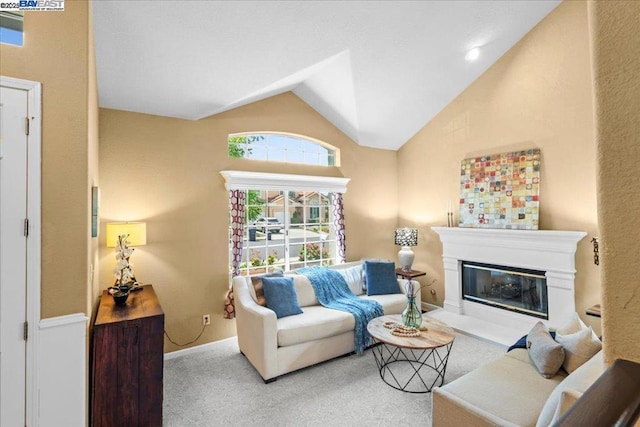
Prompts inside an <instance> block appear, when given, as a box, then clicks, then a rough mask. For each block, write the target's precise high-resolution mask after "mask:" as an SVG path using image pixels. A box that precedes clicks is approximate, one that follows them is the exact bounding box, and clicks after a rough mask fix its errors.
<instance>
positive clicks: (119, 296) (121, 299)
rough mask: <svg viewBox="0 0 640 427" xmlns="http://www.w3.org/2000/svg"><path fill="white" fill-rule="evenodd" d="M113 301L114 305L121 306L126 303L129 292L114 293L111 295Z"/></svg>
mask: <svg viewBox="0 0 640 427" xmlns="http://www.w3.org/2000/svg"><path fill="white" fill-rule="evenodd" d="M112 296H113V301H115V303H116V305H122V304H125V303H126V302H127V298H129V291H126V292H124V291H116V292H114V293H113V294H112Z"/></svg>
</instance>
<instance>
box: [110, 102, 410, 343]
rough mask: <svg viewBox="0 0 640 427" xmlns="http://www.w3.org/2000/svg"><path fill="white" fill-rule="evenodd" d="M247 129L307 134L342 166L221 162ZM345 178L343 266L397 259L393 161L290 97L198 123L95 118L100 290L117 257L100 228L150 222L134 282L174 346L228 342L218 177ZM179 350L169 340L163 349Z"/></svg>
mask: <svg viewBox="0 0 640 427" xmlns="http://www.w3.org/2000/svg"><path fill="white" fill-rule="evenodd" d="M247 131H281V132H291V133H296V134H301V135H307V136H310V137H313V138H316V139H319V140H321V141H325V142H327V143H329V144H332V145H334V146H336V147H338V148H340V150H341V159H342V160H341V166H340V167H339V168H323V167H313V166H302V165H293V164H285V163H267V162H257V161H250V160H246V159H232V158H229V157H228V156H227V136H228V134H230V133H237V132H247ZM227 169H230V170H253V171H261V172H277V173H293V174H306V175H325V176H344V177H348V178H351V182H350V183H349V185H348V190H347V193H346V194H345V197H344V203H345V220H346V228H347V236H346V237H347V258H348V259H349V260H354V259H360V258H361V257H369V256H373V257H385V258H390V257H395V249H396V248H395V247H394V246H393V243H392V238H393V237H392V236H393V229H394V228H395V225H396V217H397V205H398V203H397V194H396V188H397V171H396V153H395V152H392V151H386V150H376V149H370V148H363V147H360V146H358V145H357V144H355V143H354V142H353V141H351V140H350V139H349V138H348V137H346V136H345V135H344V134H342V133H341V132H340V131H338V130H337V129H336V128H335V127H334V126H332V125H331V124H329V123H328V122H327V121H326V120H325V119H324V118H322V117H321V116H320V115H318V113H316V112H315V111H314V110H313V109H311V108H310V107H309V106H308V105H307V104H305V103H304V102H302V101H301V100H300V99H299V98H298V97H296V96H295V95H293V94H292V93H290V92H289V93H285V94H282V95H279V96H275V97H273V98H269V99H267V100H264V101H261V102H257V103H254V104H250V105H248V106H245V107H241V108H237V109H235V110H232V111H228V112H226V113H223V114H219V115H216V116H213V117H210V118H207V119H203V120H199V121H188V120H180V119H171V118H166V117H159V116H151V115H144V114H135V113H128V112H123V111H116V110H107V109H102V110H100V190H101V197H102V204H101V222H102V226H101V236H100V245H101V247H100V283H101V286H102V288H103V289H104V288H105V287H107V286H109V285H111V284H112V283H113V276H112V274H111V270H112V268H113V264H114V261H113V249H112V248H105V247H104V224H105V223H106V222H111V221H125V220H129V221H133V220H141V221H146V222H147V245H146V246H143V247H139V248H137V249H136V251H135V253H134V254H133V256H132V259H131V260H132V262H133V263H134V264H135V273H136V277H137V278H138V280H140V281H142V282H145V283H152V284H153V285H154V288H155V289H156V292H157V294H158V296H159V299H160V302H161V304H162V307H163V309H164V311H165V315H166V329H167V332H168V333H169V334H170V335H171V337H172V338H173V339H174V341H178V342H186V341H190V340H192V339H193V338H195V337H196V336H197V334H198V332H199V331H200V328H201V324H202V315H203V314H207V313H208V314H211V316H212V326H211V327H209V328H207V329H206V331H205V333H204V335H203V337H202V338H201V339H200V340H198V341H197V342H196V343H195V344H194V345H197V344H203V343H206V342H209V341H214V340H219V339H223V338H227V337H231V336H234V335H235V334H236V331H235V321H229V320H224V319H223V318H222V309H223V302H224V295H225V292H226V290H227V289H228V285H229V279H228V265H229V259H228V243H227V238H228V237H227V236H228V231H227V227H228V205H227V203H228V199H227V191H226V190H225V188H224V179H223V178H222V176H221V175H220V173H219V172H220V171H221V170H227ZM177 349H178V347H176V346H174V345H173V344H171V343H169V342H166V346H165V350H166V351H173V350H177Z"/></svg>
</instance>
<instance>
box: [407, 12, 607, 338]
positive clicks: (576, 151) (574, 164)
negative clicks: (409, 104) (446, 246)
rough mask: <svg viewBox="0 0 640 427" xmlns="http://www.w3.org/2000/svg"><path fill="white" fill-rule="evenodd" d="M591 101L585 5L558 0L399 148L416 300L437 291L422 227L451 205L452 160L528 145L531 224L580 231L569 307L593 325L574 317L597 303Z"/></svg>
mask: <svg viewBox="0 0 640 427" xmlns="http://www.w3.org/2000/svg"><path fill="white" fill-rule="evenodd" d="M592 108H593V107H592V89H591V73H590V62H589V38H588V22H587V6H586V3H584V2H564V3H562V4H561V5H559V6H558V7H557V9H555V10H554V11H553V12H551V13H550V14H549V15H548V16H547V17H546V18H545V19H544V20H543V21H542V22H541V23H540V24H539V25H538V26H536V27H535V28H534V29H533V30H532V31H531V32H530V33H529V34H527V35H526V36H525V37H524V38H523V39H522V40H521V41H520V42H519V43H518V44H516V45H515V46H514V47H513V48H512V49H511V50H510V51H508V52H507V53H506V54H505V55H504V56H503V57H502V58H501V59H500V60H498V61H497V62H496V63H495V64H494V65H493V66H492V67H491V68H490V69H489V70H488V71H487V72H486V73H485V74H483V75H482V76H481V77H480V78H478V79H477V80H476V81H475V82H474V83H473V84H472V85H471V86H470V87H468V88H467V89H466V90H465V91H464V92H463V93H462V94H461V95H459V96H458V97H457V98H456V99H455V100H454V101H453V102H451V103H450V104H449V105H448V106H447V107H446V108H445V109H444V110H443V111H442V112H441V113H440V114H438V116H436V117H435V118H434V119H433V120H432V121H430V122H429V123H428V124H427V125H426V126H425V127H424V128H423V129H422V130H420V132H418V133H417V134H416V135H415V136H414V137H413V138H412V139H411V140H410V141H409V142H408V143H407V144H405V145H404V146H403V147H402V148H401V149H400V150H399V152H398V165H399V168H398V173H399V175H398V176H399V179H398V180H399V185H400V187H399V192H398V198H399V200H401V201H402V208H401V209H400V210H399V223H400V224H402V225H404V224H410V225H415V226H418V227H419V229H420V233H421V235H420V241H419V245H418V247H416V248H414V250H415V252H416V262H415V266H416V267H417V268H418V269H420V270H426V271H427V272H428V273H429V276H432V277H434V278H435V279H436V280H437V281H436V283H435V284H434V285H433V288H434V289H435V290H436V296H435V297H433V296H432V295H430V294H429V293H428V292H426V291H423V299H424V300H425V301H429V302H432V303H435V304H438V305H441V304H442V302H443V299H444V288H443V268H442V258H441V257H442V245H441V243H440V240H439V239H438V236H437V234H435V233H434V232H433V231H431V230H430V229H429V227H430V226H433V225H445V224H446V209H447V204H448V202H451V203H452V204H453V205H454V206H455V204H456V201H457V199H458V195H459V191H460V188H459V167H460V162H461V160H462V159H464V158H467V157H472V156H476V155H483V154H495V153H501V152H506V151H511V150H517V149H522V148H530V147H538V148H540V149H541V151H542V166H541V189H540V199H541V201H540V227H539V228H540V229H546V230H582V231H586V232H587V233H588V236H589V237H586V238H585V239H583V240H582V242H580V244H579V245H578V252H577V255H576V269H577V276H576V307H577V310H578V312H579V313H580V314H581V315H582V317H583V319H584V320H585V321H586V322H588V323H589V324H591V325H593V326H594V328H595V329H596V330H597V331H599V323H598V322H597V321H595V320H594V318H588V317H586V316H584V311H585V308H586V307H588V306H590V305H592V304H594V303H598V302H600V286H599V282H600V281H599V274H600V273H599V269H598V267H597V266H595V265H594V263H593V258H592V247H591V245H590V243H589V240H590V237H591V236H597V235H598V225H597V224H598V223H597V206H596V183H595V179H596V178H595V142H594V124H593V109H592ZM456 220H457V213H456Z"/></svg>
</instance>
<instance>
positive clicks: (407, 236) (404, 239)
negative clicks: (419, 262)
mask: <svg viewBox="0 0 640 427" xmlns="http://www.w3.org/2000/svg"><path fill="white" fill-rule="evenodd" d="M395 241H396V245H398V246H402V248H401V249H400V252H398V261H399V262H400V267H402V270H403V271H411V265H412V264H413V260H414V258H415V255H414V253H413V251H412V250H411V246H417V245H418V229H416V228H408V227H403V228H396V239H395Z"/></svg>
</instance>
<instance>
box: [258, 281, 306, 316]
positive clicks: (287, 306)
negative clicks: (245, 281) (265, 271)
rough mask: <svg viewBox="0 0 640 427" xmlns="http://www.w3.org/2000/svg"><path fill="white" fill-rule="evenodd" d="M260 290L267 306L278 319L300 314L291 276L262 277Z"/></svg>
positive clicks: (300, 310)
mask: <svg viewBox="0 0 640 427" xmlns="http://www.w3.org/2000/svg"><path fill="white" fill-rule="evenodd" d="M262 290H263V291H264V298H265V299H266V300H267V308H269V309H271V310H273V311H275V313H276V317H277V318H278V319H280V318H281V317H287V316H293V315H294V314H302V309H301V308H300V304H298V295H296V288H295V287H294V286H293V277H263V278H262Z"/></svg>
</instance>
